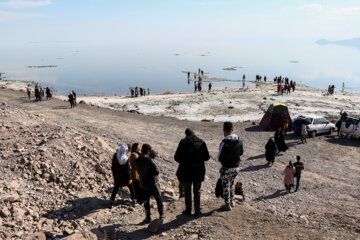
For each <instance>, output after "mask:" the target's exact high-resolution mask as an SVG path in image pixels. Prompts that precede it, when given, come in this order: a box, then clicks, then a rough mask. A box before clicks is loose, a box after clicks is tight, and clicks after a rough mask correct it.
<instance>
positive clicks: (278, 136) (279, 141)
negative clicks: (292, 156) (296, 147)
mask: <svg viewBox="0 0 360 240" xmlns="http://www.w3.org/2000/svg"><path fill="white" fill-rule="evenodd" d="M274 139H275V144H276V147H277V148H278V151H279V152H286V150H288V148H289V147H288V146H287V145H286V143H285V138H284V134H283V133H282V131H281V128H278V130H277V131H276V132H275V134H274Z"/></svg>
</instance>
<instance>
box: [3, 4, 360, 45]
mask: <svg viewBox="0 0 360 240" xmlns="http://www.w3.org/2000/svg"><path fill="white" fill-rule="evenodd" d="M359 29H360V1H359V0H341V1H339V0H326V1H325V0H323V1H316V0H313V1H306V0H291V1H289V0H271V1H270V0H255V1H248V0H177V1H175V0H161V1H160V0H132V1H125V0H41V1H35V0H34V1H31V0H0V35H1V37H0V44H1V45H2V46H4V45H12V44H25V43H29V42H42V41H45V42H47V41H50V42H52V41H56V42H57V41H60V42H73V41H75V42H85V43H89V44H104V43H106V44H109V45H112V44H136V45H143V46H144V47H147V46H164V47H165V46H167V45H169V46H170V47H171V46H172V45H177V44H181V45H185V46H186V45H187V44H189V45H197V44H198V45H201V44H204V43H208V44H214V45H216V44H218V43H222V44H224V43H233V42H238V41H240V42H241V41H242V40H245V41H248V40H249V39H254V40H259V39H261V40H266V41H274V40H276V39H283V40H288V39H291V40H294V39H299V40H306V41H316V40H318V39H321V38H326V39H330V40H336V39H349V38H355V37H359V36H360V33H359V31H358V30H359Z"/></svg>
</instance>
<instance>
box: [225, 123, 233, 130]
mask: <svg viewBox="0 0 360 240" xmlns="http://www.w3.org/2000/svg"><path fill="white" fill-rule="evenodd" d="M233 128H234V127H233V124H232V123H231V122H224V130H225V131H227V132H230V131H231V130H232V129H233Z"/></svg>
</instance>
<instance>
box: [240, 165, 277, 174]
mask: <svg viewBox="0 0 360 240" xmlns="http://www.w3.org/2000/svg"><path fill="white" fill-rule="evenodd" d="M269 167H270V166H269V165H268V164H263V165H257V166H249V167H247V168H244V169H241V170H240V172H255V171H259V170H261V169H264V168H269Z"/></svg>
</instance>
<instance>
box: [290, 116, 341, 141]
mask: <svg viewBox="0 0 360 240" xmlns="http://www.w3.org/2000/svg"><path fill="white" fill-rule="evenodd" d="M295 121H298V122H304V123H305V124H306V130H307V131H308V134H309V137H315V136H316V135H317V134H322V133H325V134H326V133H327V134H332V132H333V131H334V130H335V124H333V123H331V122H329V121H328V120H326V119H325V118H323V117H320V116H302V115H300V116H299V117H297V119H296V120H295ZM295 121H294V122H295Z"/></svg>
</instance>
